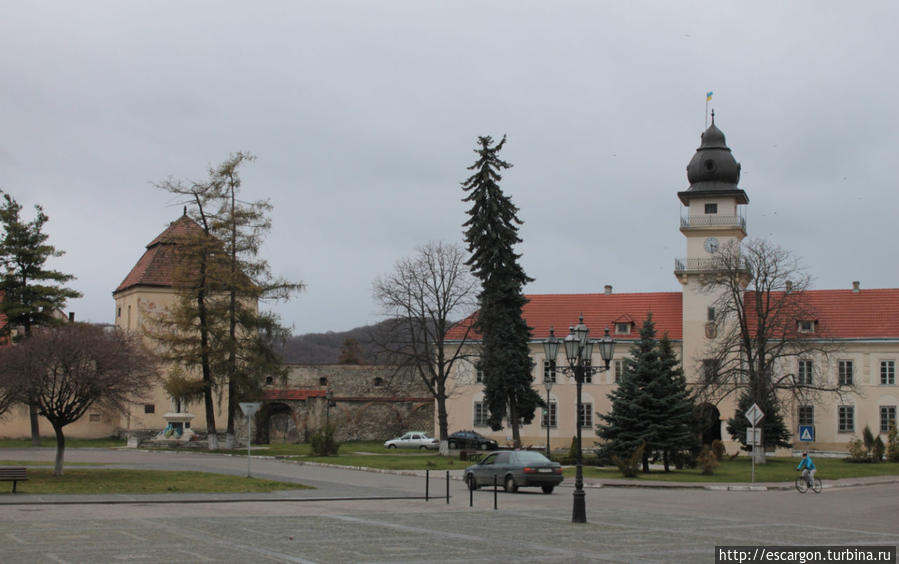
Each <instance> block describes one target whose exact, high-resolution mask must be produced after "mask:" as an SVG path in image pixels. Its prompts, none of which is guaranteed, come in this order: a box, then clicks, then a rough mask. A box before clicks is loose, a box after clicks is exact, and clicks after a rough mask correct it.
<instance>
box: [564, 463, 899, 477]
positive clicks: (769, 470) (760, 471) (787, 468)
mask: <svg viewBox="0 0 899 564" xmlns="http://www.w3.org/2000/svg"><path fill="white" fill-rule="evenodd" d="M797 464H799V458H798V457H797V458H768V461H767V462H766V463H765V464H756V466H755V481H756V482H791V481H793V480H795V479H796V477H797V476H798V475H799V472H797V471H796V465H797ZM815 465H816V466H817V467H818V472H817V474H816V475H817V476H818V477H819V478H821V479H822V480H824V481H827V480H837V479H840V478H858V477H864V476H899V463H897V462H881V463H879V464H857V463H851V462H846V461H845V460H842V459H839V458H815ZM565 475H570V476H574V468H566V469H565ZM584 476H585V477H589V478H606V479H623V476H622V475H621V472H619V471H618V469H617V468H608V467H605V468H598V467H593V466H590V467H587V466H585V467H584ZM751 476H752V461H751V460H750V459H749V458H748V457H746V458H738V459H735V460H724V461H722V462H721V465H720V466H719V467H718V468H716V469H715V471H714V474H712V475H711V476H707V475H703V474H702V472H701V471H700V470H699V469H691V470H673V469H672V471H671V472H668V473H666V472H664V471H663V470H653V471H651V472H650V473H649V474H643V473H642V472H640V473H638V475H637V477H636V478H631V479H632V480H634V481H635V482H640V481H641V480H643V481H646V480H653V481H655V480H658V481H665V482H749V481H750V480H751Z"/></svg>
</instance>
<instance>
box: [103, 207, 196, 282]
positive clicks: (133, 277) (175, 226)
mask: <svg viewBox="0 0 899 564" xmlns="http://www.w3.org/2000/svg"><path fill="white" fill-rule="evenodd" d="M202 233H203V229H202V228H201V227H200V226H199V225H197V223H196V222H195V221H194V220H192V219H191V218H189V217H188V216H187V215H186V214H185V215H182V216H181V217H179V218H178V219H176V220H175V221H173V222H172V223H171V224H169V226H168V228H166V230H165V231H163V232H162V233H160V234H159V235H158V236H157V237H156V238H155V239H153V240H152V241H150V244H149V245H147V250H146V252H144V256H142V257H140V260H139V261H137V264H135V265H134V268H132V269H131V272H129V273H128V276H126V277H125V279H124V280H123V281H122V283H121V284H119V287H118V288H116V289H115V291H114V292H113V295H115V294H118V293H119V292H124V291H125V290H127V289H128V288H132V287H134V286H155V287H159V288H169V287H171V286H172V276H173V274H174V272H175V252H174V251H175V248H174V247H175V245H176V244H177V242H178V240H179V239H183V238H184V237H186V236H190V235H192V234H202Z"/></svg>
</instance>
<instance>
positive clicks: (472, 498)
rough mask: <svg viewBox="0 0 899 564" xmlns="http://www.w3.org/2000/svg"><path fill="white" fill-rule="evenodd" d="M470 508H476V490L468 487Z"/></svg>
mask: <svg viewBox="0 0 899 564" xmlns="http://www.w3.org/2000/svg"><path fill="white" fill-rule="evenodd" d="M466 485H467V484H466ZM468 507H474V489H473V488H472V487H470V486H469V487H468Z"/></svg>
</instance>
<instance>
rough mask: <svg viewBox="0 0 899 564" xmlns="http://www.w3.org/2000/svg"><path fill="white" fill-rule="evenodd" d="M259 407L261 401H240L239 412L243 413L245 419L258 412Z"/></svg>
mask: <svg viewBox="0 0 899 564" xmlns="http://www.w3.org/2000/svg"><path fill="white" fill-rule="evenodd" d="M261 405H262V402H261V401H242V402H240V410H241V411H243V414H244V415H246V416H247V417H252V416H253V414H255V413H256V412H257V411H259V406H261Z"/></svg>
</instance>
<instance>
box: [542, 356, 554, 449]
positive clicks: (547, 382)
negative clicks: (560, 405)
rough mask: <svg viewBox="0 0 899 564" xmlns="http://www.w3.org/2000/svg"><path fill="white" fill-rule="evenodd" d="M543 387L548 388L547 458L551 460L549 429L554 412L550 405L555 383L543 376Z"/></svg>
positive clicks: (547, 376)
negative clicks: (551, 391) (550, 396)
mask: <svg viewBox="0 0 899 564" xmlns="http://www.w3.org/2000/svg"><path fill="white" fill-rule="evenodd" d="M553 368H554V367H553ZM543 387H544V388H546V458H549V427H550V424H551V423H552V410H551V409H550V403H549V391H550V390H552V389H553V381H552V380H550V378H549V375H548V374H546V375H544V376H543Z"/></svg>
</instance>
